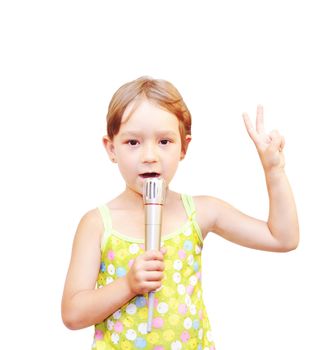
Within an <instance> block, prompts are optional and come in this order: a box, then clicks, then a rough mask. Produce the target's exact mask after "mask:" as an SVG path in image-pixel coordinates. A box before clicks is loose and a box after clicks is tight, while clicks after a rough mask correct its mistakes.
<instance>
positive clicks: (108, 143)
mask: <svg viewBox="0 0 326 350" xmlns="http://www.w3.org/2000/svg"><path fill="white" fill-rule="evenodd" d="M102 142H103V145H104V148H105V150H106V152H107V154H108V155H109V157H110V159H111V161H112V162H113V163H116V162H117V161H116V155H115V149H114V144H113V140H111V139H110V138H109V136H107V135H105V136H103V139H102Z"/></svg>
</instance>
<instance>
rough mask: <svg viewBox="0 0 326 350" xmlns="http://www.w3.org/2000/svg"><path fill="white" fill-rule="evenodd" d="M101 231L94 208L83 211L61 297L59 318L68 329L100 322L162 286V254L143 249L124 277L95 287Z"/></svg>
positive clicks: (98, 267) (98, 266) (99, 221)
mask: <svg viewBox="0 0 326 350" xmlns="http://www.w3.org/2000/svg"><path fill="white" fill-rule="evenodd" d="M102 231H103V227H102V224H101V220H100V219H99V216H98V213H97V211H96V210H95V211H92V212H89V213H88V214H86V215H85V216H84V217H83V218H82V220H81V222H80V224H79V226H78V228H77V232H76V236H75V239H74V243H73V249H72V255H71V262H70V266H69V269H68V273H67V278H66V283H65V288H64V292H63V297H62V319H63V322H64V324H65V325H66V326H67V327H68V328H70V329H80V328H85V327H88V326H91V325H94V324H96V323H99V322H102V321H103V320H104V319H105V318H107V317H108V316H110V315H111V314H113V313H114V312H115V311H117V310H118V309H119V308H120V307H122V306H123V305H125V304H126V303H127V302H128V301H129V300H130V299H132V298H133V297H135V296H136V295H138V294H143V293H147V292H148V291H150V290H155V289H157V288H159V287H160V286H161V279H162V278H163V272H162V271H163V269H164V266H163V254H162V253H161V252H146V254H143V255H141V256H139V257H138V258H137V259H136V260H135V262H134V264H133V266H132V268H131V269H130V270H129V272H128V274H127V275H126V276H125V277H121V278H118V279H116V280H115V281H114V282H112V283H111V284H109V285H107V286H105V287H103V288H99V289H95V285H96V280H97V276H98V272H99V269H100V259H101V250H100V241H101V232H102Z"/></svg>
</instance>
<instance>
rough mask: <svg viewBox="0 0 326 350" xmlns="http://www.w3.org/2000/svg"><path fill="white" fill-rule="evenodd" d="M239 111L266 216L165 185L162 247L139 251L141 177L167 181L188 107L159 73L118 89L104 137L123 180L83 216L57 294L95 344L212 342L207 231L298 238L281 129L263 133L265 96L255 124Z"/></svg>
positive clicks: (254, 243) (71, 323) (280, 242)
mask: <svg viewBox="0 0 326 350" xmlns="http://www.w3.org/2000/svg"><path fill="white" fill-rule="evenodd" d="M243 118H244V122H245V126H246V129H247V131H248V134H249V136H250V137H251V139H252V140H253V142H254V143H255V145H256V148H257V151H258V153H259V156H260V159H261V162H262V166H263V169H264V172H265V177H266V184H267V190H268V195H269V202H270V208H269V217H268V220H267V222H264V221H261V220H258V219H255V218H252V217H249V216H247V215H245V214H243V213H241V212H239V211H238V210H236V209H235V208H233V207H232V206H230V205H229V204H227V203H225V202H224V201H222V200H220V199H217V198H213V197H209V196H196V197H191V196H188V195H182V194H179V193H176V192H173V191H171V190H169V188H168V189H167V195H166V201H165V205H164V206H163V223H162V248H161V250H160V251H144V239H143V237H144V209H143V199H142V188H143V182H144V179H145V178H147V177H155V176H160V177H162V178H163V179H164V180H165V182H166V184H167V185H168V184H169V183H170V181H171V180H172V178H173V176H174V174H175V172H176V170H177V167H178V164H179V161H180V160H181V159H183V158H184V157H185V155H186V152H187V147H188V145H189V142H190V141H191V115H190V113H189V111H188V108H187V106H186V104H185V103H184V101H183V99H182V97H181V95H180V94H179V92H178V91H177V89H176V88H175V87H174V86H173V85H172V84H171V83H169V82H167V81H164V80H155V79H151V78H148V77H141V78H139V79H136V80H134V81H131V82H129V83H127V84H125V85H123V86H122V87H120V88H119V89H118V90H117V92H116V93H115V94H114V96H113V98H112V100H111V102H110V105H109V109H108V115H107V135H106V136H105V137H104V138H103V142H104V146H105V149H106V151H107V153H108V155H109V157H110V159H111V160H112V162H114V163H117V164H118V167H119V170H120V173H121V175H122V177H123V178H124V181H125V183H126V187H125V189H124V191H123V192H122V193H121V194H120V195H119V196H118V197H117V198H115V199H113V200H111V201H110V202H108V203H107V204H105V205H102V206H100V207H99V208H96V209H93V210H91V211H90V212H88V213H87V214H86V215H84V217H83V218H82V219H81V221H80V224H79V226H78V228H77V232H76V236H75V239H74V243H73V249H72V256H71V262H70V266H69V270H68V274H67V278H66V283H65V288H64V292H63V298H62V318H63V322H64V323H65V325H66V326H67V327H68V328H70V329H80V328H84V327H88V326H90V325H95V335H94V343H93V349H98V350H105V349H123V350H127V349H156V350H159V349H173V350H176V349H214V344H213V341H212V336H211V330H210V324H209V320H208V318H207V314H206V310H205V306H204V303H203V300H202V290H201V250H202V247H203V241H204V239H205V237H206V235H207V233H208V232H214V233H217V234H219V235H221V236H223V237H224V238H226V239H228V240H230V241H232V242H234V243H237V244H240V245H243V246H246V247H250V248H254V249H260V250H268V251H278V252H286V251H290V250H292V249H295V248H296V247H297V245H298V240H299V228H298V220H297V214H296V207H295V202H294V199H293V196H292V192H291V188H290V185H289V183H288V180H287V177H286V174H285V172H284V157H283V147H284V138H283V137H282V136H281V135H280V134H279V133H278V132H277V131H273V132H271V133H270V134H266V133H265V131H264V124H263V108H262V106H258V108H257V119H256V129H255V128H254V127H253V126H252V124H251V121H250V119H249V117H248V116H247V114H244V115H243ZM95 285H97V288H95ZM154 290H155V291H156V293H155V310H154V319H153V330H152V332H150V333H147V329H146V326H147V324H146V321H147V312H148V308H147V293H148V292H150V291H154Z"/></svg>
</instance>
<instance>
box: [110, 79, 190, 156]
mask: <svg viewBox="0 0 326 350" xmlns="http://www.w3.org/2000/svg"><path fill="white" fill-rule="evenodd" d="M142 96H143V97H144V98H147V99H148V100H149V101H152V102H154V103H156V104H158V105H159V106H160V107H162V108H164V109H166V110H168V111H169V112H171V113H173V114H174V115H175V116H176V117H177V118H178V120H179V131H180V136H181V143H182V151H183V152H186V149H187V142H186V136H187V135H191V114H190V112H189V110H188V108H187V106H186V104H185V102H184V101H183V98H182V96H181V95H180V93H179V91H178V90H177V89H176V87H175V86H174V85H173V84H171V83H170V82H168V81H166V80H162V79H153V78H150V77H146V76H143V77H140V78H138V79H136V80H133V81H130V82H128V83H126V84H124V85H122V86H121V87H120V88H119V89H118V90H117V91H116V92H115V94H114V95H113V97H112V99H111V102H110V104H109V109H108V114H107V117H106V122H107V134H108V137H109V138H110V139H111V140H113V138H114V136H115V135H117V134H118V132H119V130H120V126H121V120H122V116H123V113H124V112H125V110H126V108H127V107H128V105H129V104H130V103H131V102H132V101H134V100H136V99H137V98H138V97H142Z"/></svg>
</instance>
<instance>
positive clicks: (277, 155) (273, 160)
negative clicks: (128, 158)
mask: <svg viewBox="0 0 326 350" xmlns="http://www.w3.org/2000/svg"><path fill="white" fill-rule="evenodd" d="M242 116H243V120H244V123H245V126H246V129H247V132H248V134H249V136H250V138H251V139H252V141H253V142H254V144H255V146H256V148H257V151H258V154H259V157H260V160H261V162H262V165H263V168H264V170H265V172H270V171H272V172H273V171H277V170H282V169H283V168H284V165H285V161H284V155H283V148H284V144H285V140H284V137H283V136H282V135H280V133H279V132H278V131H277V130H273V131H271V132H270V133H269V134H267V133H266V132H265V130H264V109H263V106H262V105H258V106H257V115H256V129H255V128H254V126H253V125H252V123H251V120H250V118H249V116H248V114H247V113H243V114H242Z"/></svg>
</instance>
